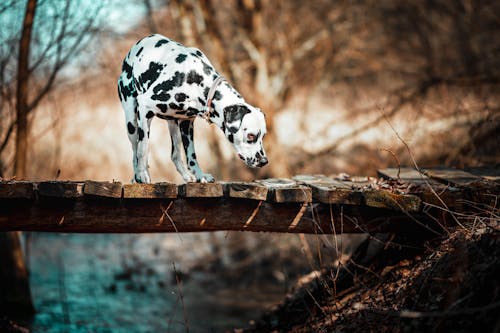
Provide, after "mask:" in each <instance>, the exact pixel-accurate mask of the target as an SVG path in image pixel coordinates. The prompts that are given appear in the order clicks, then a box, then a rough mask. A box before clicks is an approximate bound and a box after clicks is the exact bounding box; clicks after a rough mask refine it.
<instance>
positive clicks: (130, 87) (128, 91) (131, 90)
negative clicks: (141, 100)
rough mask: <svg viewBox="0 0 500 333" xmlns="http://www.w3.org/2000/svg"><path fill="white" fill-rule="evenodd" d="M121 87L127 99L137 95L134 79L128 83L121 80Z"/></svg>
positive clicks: (124, 97)
mask: <svg viewBox="0 0 500 333" xmlns="http://www.w3.org/2000/svg"><path fill="white" fill-rule="evenodd" d="M119 89H120V92H121V94H122V96H123V99H124V100H125V101H126V100H127V98H129V97H137V91H136V90H135V87H134V81H130V82H129V83H128V84H127V85H125V84H123V81H120V83H119Z"/></svg>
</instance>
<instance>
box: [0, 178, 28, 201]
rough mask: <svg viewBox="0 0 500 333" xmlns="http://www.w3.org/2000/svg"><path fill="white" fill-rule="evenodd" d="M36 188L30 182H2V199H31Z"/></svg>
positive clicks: (0, 186) (0, 195)
mask: <svg viewBox="0 0 500 333" xmlns="http://www.w3.org/2000/svg"><path fill="white" fill-rule="evenodd" d="M33 194H34V188H33V183H30V182H24V181H20V182H14V181H11V182H0V199H31V198H33Z"/></svg>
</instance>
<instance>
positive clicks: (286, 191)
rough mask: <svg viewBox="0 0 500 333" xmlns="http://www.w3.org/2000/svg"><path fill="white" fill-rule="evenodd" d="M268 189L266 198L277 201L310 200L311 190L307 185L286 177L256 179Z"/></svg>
mask: <svg viewBox="0 0 500 333" xmlns="http://www.w3.org/2000/svg"><path fill="white" fill-rule="evenodd" d="M257 182H258V183H259V184H262V185H264V186H265V187H267V189H268V193H269V194H268V200H270V201H273V202H277V203H286V202H312V191H311V188H310V187H308V186H304V185H301V184H299V183H297V182H296V181H295V180H292V179H286V178H269V179H263V180H257Z"/></svg>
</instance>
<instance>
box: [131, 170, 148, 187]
mask: <svg viewBox="0 0 500 333" xmlns="http://www.w3.org/2000/svg"><path fill="white" fill-rule="evenodd" d="M134 180H135V182H136V183H144V184H149V183H151V177H150V176H149V172H147V171H146V170H145V171H138V172H136V174H135V175H134Z"/></svg>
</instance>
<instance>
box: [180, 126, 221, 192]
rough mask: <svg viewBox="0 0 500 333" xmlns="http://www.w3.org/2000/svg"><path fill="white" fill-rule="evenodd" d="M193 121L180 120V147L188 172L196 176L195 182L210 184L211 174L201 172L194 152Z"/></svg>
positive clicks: (212, 180)
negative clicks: (183, 153) (181, 147)
mask: <svg viewBox="0 0 500 333" xmlns="http://www.w3.org/2000/svg"><path fill="white" fill-rule="evenodd" d="M193 125H194V119H188V120H182V121H181V122H180V123H179V128H180V130H181V135H182V145H183V146H184V152H185V153H186V159H187V163H188V168H189V170H190V171H191V172H192V173H194V175H195V176H196V181H197V182H201V183H212V182H214V181H215V179H214V177H213V176H212V175H211V174H208V173H204V172H203V171H201V168H200V165H199V164H198V160H197V159H196V153H195V151H194V126H193Z"/></svg>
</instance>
